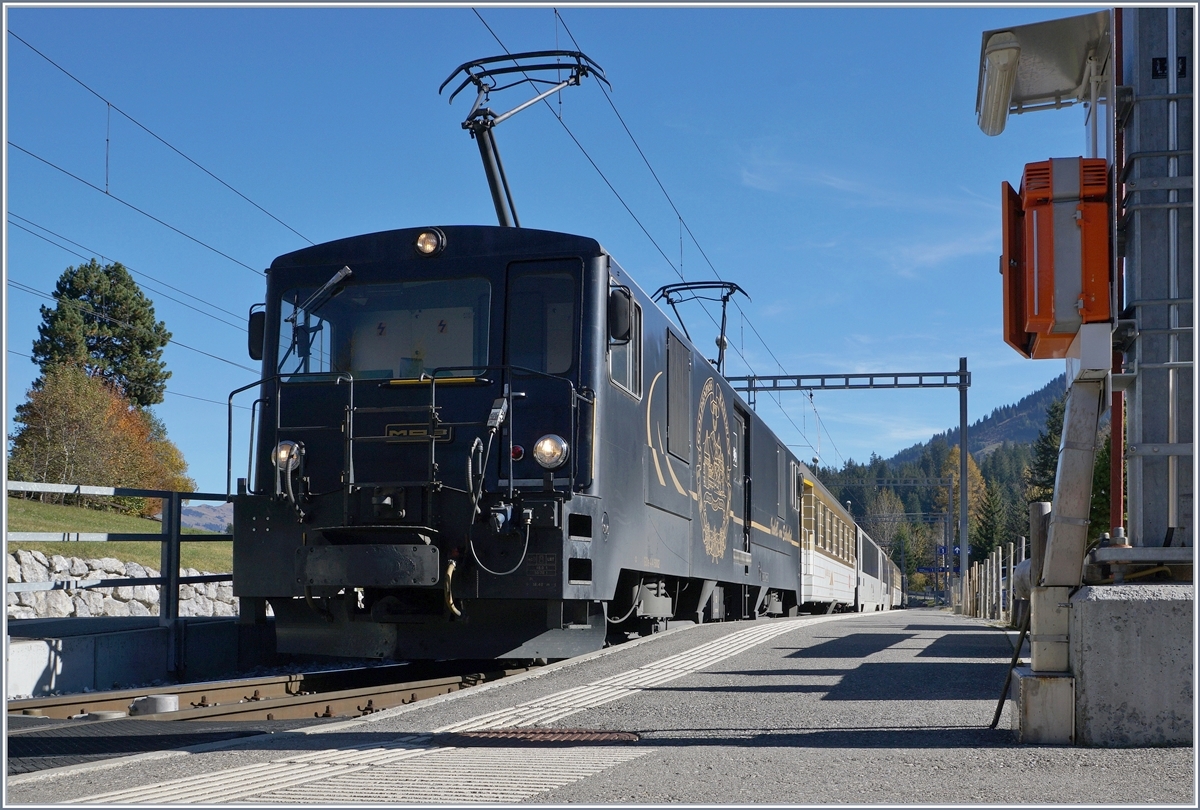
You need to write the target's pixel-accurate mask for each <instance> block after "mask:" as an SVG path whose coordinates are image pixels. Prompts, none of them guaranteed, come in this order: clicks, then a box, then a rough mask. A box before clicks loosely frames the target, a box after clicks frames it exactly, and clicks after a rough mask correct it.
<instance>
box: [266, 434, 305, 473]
mask: <svg viewBox="0 0 1200 810" xmlns="http://www.w3.org/2000/svg"><path fill="white" fill-rule="evenodd" d="M301 452H303V451H302V449H301V447H300V445H298V444H297V443H296V442H293V441H290V440H287V439H285V440H284V441H281V442H280V443H279V446H278V447H276V448H275V452H274V453H272V454H271V463H272V464H274V465H275V466H276V468H278V469H281V470H287V471H288V472H291V471H292V470H294V469H296V468H297V467H299V466H300V453H301Z"/></svg>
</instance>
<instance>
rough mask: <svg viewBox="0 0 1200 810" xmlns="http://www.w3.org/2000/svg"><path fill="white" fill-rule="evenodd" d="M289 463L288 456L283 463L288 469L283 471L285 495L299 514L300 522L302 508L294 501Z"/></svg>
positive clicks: (302, 516) (302, 514) (302, 515)
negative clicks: (285, 486)
mask: <svg viewBox="0 0 1200 810" xmlns="http://www.w3.org/2000/svg"><path fill="white" fill-rule="evenodd" d="M290 465H291V457H290V456H289V457H288V462H287V464H286V465H285V466H286V467H288V469H285V470H284V471H283V477H284V480H286V481H287V496H288V500H289V501H291V502H292V507H293V508H295V510H296V513H297V514H299V515H300V520H301V522H303V521H304V510H303V509H302V508H300V504H299V503H297V502H296V495H295V493H294V492H292V470H291V466H290Z"/></svg>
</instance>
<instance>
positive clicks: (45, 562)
mask: <svg viewBox="0 0 1200 810" xmlns="http://www.w3.org/2000/svg"><path fill="white" fill-rule="evenodd" d="M31 553H32V554H33V558H34V559H35V560H37V561H38V564H39V565H44V566H46V567H47V568H49V567H50V561H49V560H47V559H46V555H45V554H43V553H42V552H40V551H34V552H31Z"/></svg>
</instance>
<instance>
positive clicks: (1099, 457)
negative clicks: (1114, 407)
mask: <svg viewBox="0 0 1200 810" xmlns="http://www.w3.org/2000/svg"><path fill="white" fill-rule="evenodd" d="M1111 459H1112V433H1111V432H1110V431H1108V430H1106V431H1105V433H1104V439H1103V441H1101V442H1100V444H1099V450H1097V451H1096V466H1095V467H1093V468H1092V506H1091V514H1089V515H1088V518H1089V520H1090V521H1091V522H1090V523H1089V524H1088V540H1095V539H1096V538H1097V537H1099V536H1100V533H1101V532H1107V531H1112V527H1111V526H1109V525H1108V524H1109V521H1110V517H1109V508H1110V504H1111V503H1112V475H1111V471H1110V469H1109V465H1110V463H1111ZM1121 523H1122V525H1123V524H1124V523H1125V521H1124V519H1123V518H1122V520H1121Z"/></svg>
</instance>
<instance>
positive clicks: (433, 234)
mask: <svg viewBox="0 0 1200 810" xmlns="http://www.w3.org/2000/svg"><path fill="white" fill-rule="evenodd" d="M416 246H417V252H418V253H420V254H421V255H423V256H433V255H434V254H436V253H441V252H442V248H444V247H445V246H446V237H445V235H444V234H443V233H442V232H441V231H439V230H438V229H437V228H430V229H429V230H427V231H421V233H419V234H417V243H416Z"/></svg>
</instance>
